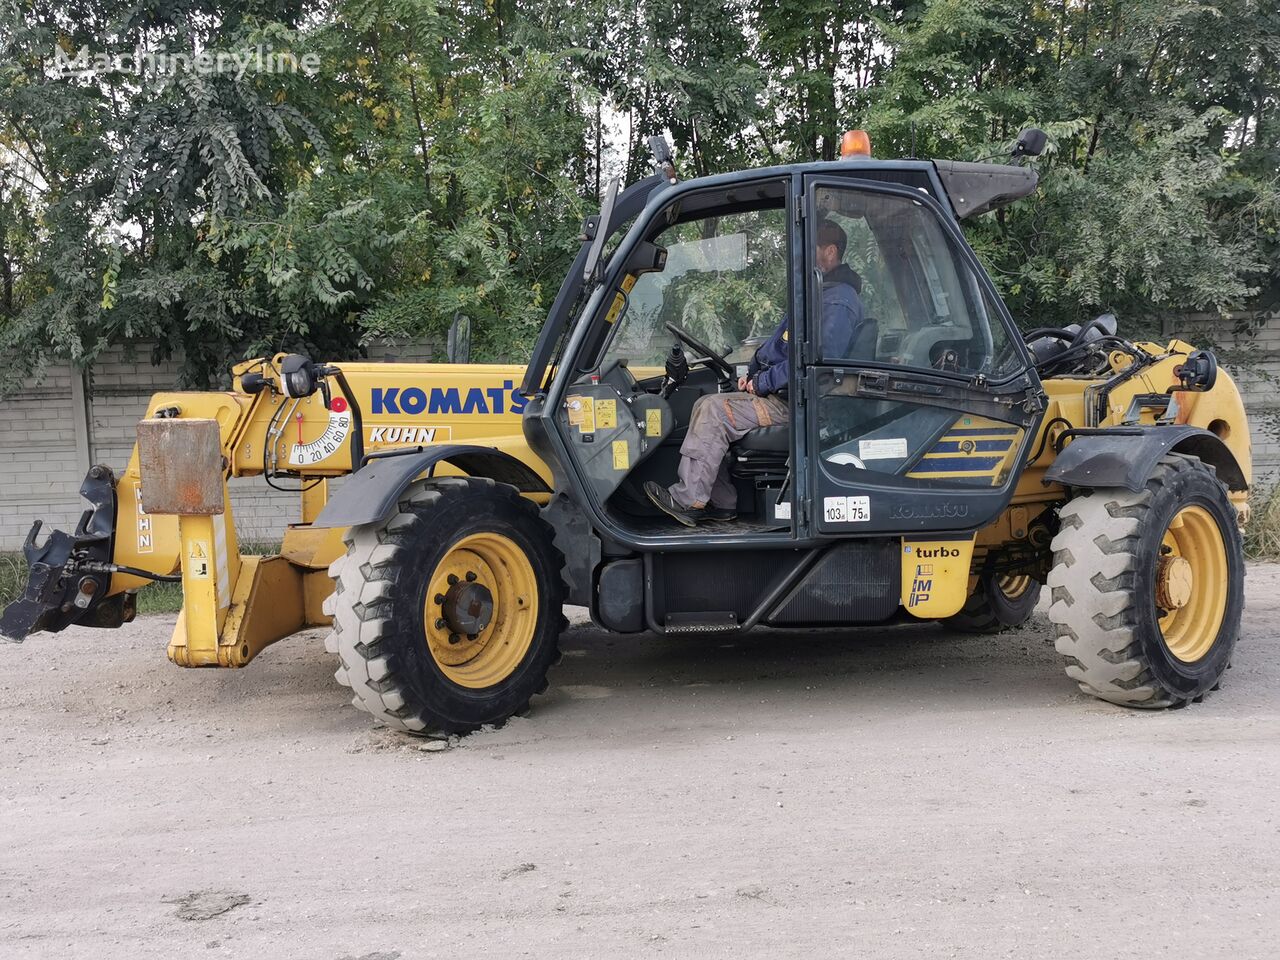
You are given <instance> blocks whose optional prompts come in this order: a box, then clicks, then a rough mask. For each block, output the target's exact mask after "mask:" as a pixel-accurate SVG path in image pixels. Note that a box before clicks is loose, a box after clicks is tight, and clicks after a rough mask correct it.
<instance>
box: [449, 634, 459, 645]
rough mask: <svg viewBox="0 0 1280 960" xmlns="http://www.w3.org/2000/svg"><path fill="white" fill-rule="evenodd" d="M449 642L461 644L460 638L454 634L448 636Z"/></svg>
mask: <svg viewBox="0 0 1280 960" xmlns="http://www.w3.org/2000/svg"><path fill="white" fill-rule="evenodd" d="M449 642H450V643H461V642H462V638H461V637H460V636H458V635H457V634H456V633H451V634H449Z"/></svg>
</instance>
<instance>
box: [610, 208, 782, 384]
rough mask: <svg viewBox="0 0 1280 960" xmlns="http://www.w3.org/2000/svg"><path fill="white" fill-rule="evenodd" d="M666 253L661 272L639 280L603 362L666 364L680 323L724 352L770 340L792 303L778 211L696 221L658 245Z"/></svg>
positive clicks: (673, 229)
mask: <svg viewBox="0 0 1280 960" xmlns="http://www.w3.org/2000/svg"><path fill="white" fill-rule="evenodd" d="M654 242H655V243H657V244H658V245H659V246H661V247H663V248H664V249H665V250H666V264H665V267H664V268H663V269H662V270H661V271H660V272H650V273H643V274H641V275H640V276H639V277H638V278H636V280H635V283H634V285H633V286H632V287H631V290H630V292H629V294H628V296H627V302H626V308H625V310H623V311H621V312H620V315H619V319H618V320H617V329H616V330H615V331H614V333H613V336H612V339H611V341H610V343H609V346H608V349H607V350H606V352H605V356H604V362H605V363H606V364H607V363H610V362H612V361H615V360H625V361H626V362H627V363H628V364H629V365H631V366H658V365H661V364H662V362H663V360H664V358H665V357H666V355H667V354H668V353H669V351H670V349H671V347H672V345H673V343H675V342H676V341H675V337H674V336H673V335H672V334H671V333H670V331H668V330H667V329H666V324H668V323H671V324H674V325H675V326H678V327H680V328H682V329H684V330H686V331H687V332H688V333H690V334H691V335H692V336H694V337H695V338H697V339H698V340H701V341H702V342H704V343H706V344H707V345H708V346H710V347H712V348H713V349H714V350H716V351H717V352H719V353H721V354H723V353H726V352H728V351H729V350H730V349H731V348H733V347H734V346H736V345H737V344H739V343H741V342H742V341H744V340H746V339H748V338H752V337H762V336H767V335H768V334H769V333H771V332H772V331H773V329H774V328H775V327H776V326H777V325H778V323H779V322H780V321H781V320H782V318H783V315H784V314H785V312H786V303H787V222H786V212H785V210H783V209H781V208H780V207H774V208H772V209H767V210H749V211H745V212H739V213H733V214H726V215H724V216H718V217H706V218H702V219H697V220H690V221H687V222H685V223H680V224H676V225H675V226H671V227H668V228H667V229H666V230H664V231H663V232H662V233H660V234H659V235H658V236H657V238H656V239H655V241H654Z"/></svg>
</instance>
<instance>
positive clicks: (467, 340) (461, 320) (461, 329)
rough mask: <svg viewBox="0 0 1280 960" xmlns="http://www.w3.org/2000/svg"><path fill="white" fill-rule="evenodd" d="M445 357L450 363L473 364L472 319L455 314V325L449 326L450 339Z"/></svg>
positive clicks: (446, 344) (446, 345) (446, 346)
mask: <svg viewBox="0 0 1280 960" xmlns="http://www.w3.org/2000/svg"><path fill="white" fill-rule="evenodd" d="M445 356H446V357H448V358H449V362H450V363H470V362H471V318H470V317H468V316H466V315H464V314H461V313H458V314H454V317H453V323H451V324H449V339H448V341H447V342H446V343H445Z"/></svg>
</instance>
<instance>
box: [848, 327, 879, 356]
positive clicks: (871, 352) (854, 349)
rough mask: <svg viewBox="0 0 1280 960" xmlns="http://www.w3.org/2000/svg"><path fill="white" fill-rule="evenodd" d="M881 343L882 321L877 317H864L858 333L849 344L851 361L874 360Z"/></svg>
mask: <svg viewBox="0 0 1280 960" xmlns="http://www.w3.org/2000/svg"><path fill="white" fill-rule="evenodd" d="M879 342H880V321H879V320H877V319H876V318H875V317H863V318H862V323H861V324H860V325H859V326H858V333H857V335H856V336H855V337H854V338H853V343H851V344H849V358H850V359H851V360H874V359H876V348H877V346H878V345H879Z"/></svg>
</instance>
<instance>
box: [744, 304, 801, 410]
mask: <svg viewBox="0 0 1280 960" xmlns="http://www.w3.org/2000/svg"><path fill="white" fill-rule="evenodd" d="M790 358H791V342H790V335H789V334H788V332H787V318H786V317H783V318H782V322H781V323H780V324H778V328H777V329H776V330H774V331H773V335H772V336H770V337H769V339H768V340H766V341H765V342H764V343H762V344H760V349H758V350H757V351H756V352H755V355H754V356H753V357H752V358H751V366H750V367H749V368H748V375H747V381H748V389H749V390H750V391H751V392H752V393H754V394H756V395H757V396H761V397H767V396H768V395H769V394H771V393H777V392H778V391H779V390H781V389H783V388H784V387H786V385H787V375H788V370H787V368H788V366H789V364H790Z"/></svg>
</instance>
